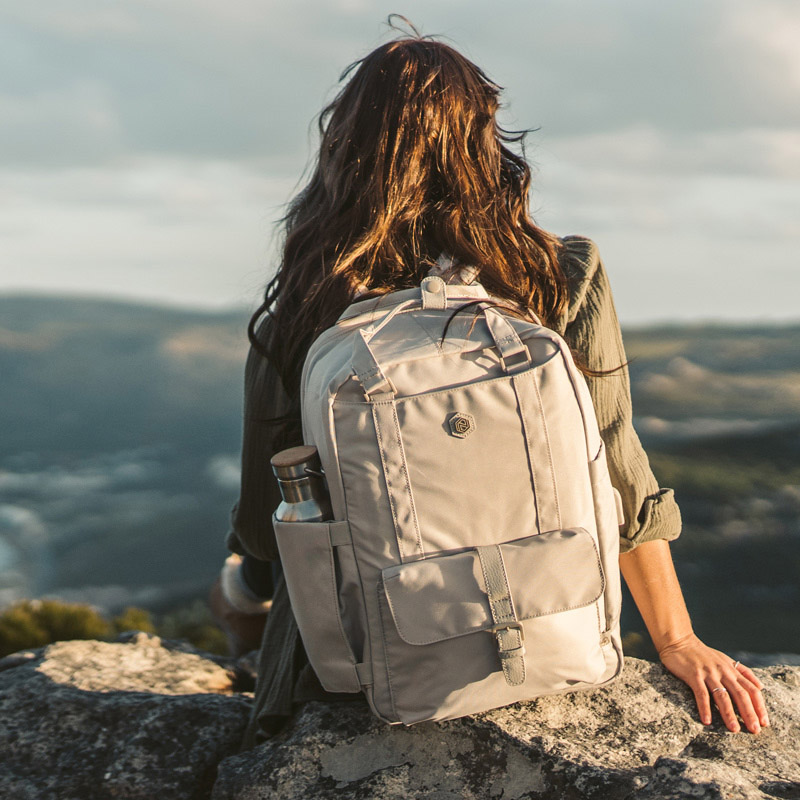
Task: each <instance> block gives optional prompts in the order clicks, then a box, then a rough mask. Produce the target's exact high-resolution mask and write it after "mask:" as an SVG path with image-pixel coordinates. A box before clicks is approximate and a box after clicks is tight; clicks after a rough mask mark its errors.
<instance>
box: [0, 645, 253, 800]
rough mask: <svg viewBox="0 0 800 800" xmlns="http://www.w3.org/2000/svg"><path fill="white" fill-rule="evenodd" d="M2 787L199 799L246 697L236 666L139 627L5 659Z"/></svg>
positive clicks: (242, 714) (67, 796)
mask: <svg viewBox="0 0 800 800" xmlns="http://www.w3.org/2000/svg"><path fill="white" fill-rule="evenodd" d="M0 670H2V671H0V797H3V798H14V800H28V798H30V800H33V798H36V800H47V799H48V798H54V799H55V798H58V800H92V799H93V798H110V797H114V798H141V799H142V800H145V799H146V800H152V799H153V798H157V797H163V798H165V800H166V798H169V800H181V799H182V798H206V797H208V795H209V793H210V791H211V786H212V784H213V782H214V779H215V773H216V767H217V764H218V763H219V761H220V760H222V759H223V758H224V757H225V756H228V755H231V754H232V753H235V752H236V751H237V749H238V746H239V742H240V741H241V738H242V735H243V732H244V728H245V725H246V723H247V716H248V713H249V708H250V702H251V701H250V700H249V698H246V697H242V696H234V695H232V691H233V681H234V674H233V673H232V672H231V671H230V670H227V669H225V668H224V667H223V666H221V665H220V664H218V663H215V662H214V661H212V660H209V659H208V658H203V657H201V656H200V655H197V654H193V653H184V652H180V651H179V650H170V649H168V648H167V647H165V646H163V644H162V642H161V641H160V640H159V639H158V637H154V636H148V635H146V634H138V635H137V636H135V637H131V638H130V640H129V642H128V643H127V644H123V643H108V642H94V641H75V642H58V643H56V644H52V645H50V646H48V647H45V648H42V649H41V650H38V651H30V652H25V653H21V654H15V655H13V656H9V657H8V658H6V659H3V661H0Z"/></svg>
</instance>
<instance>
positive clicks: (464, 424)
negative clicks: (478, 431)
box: [449, 412, 475, 439]
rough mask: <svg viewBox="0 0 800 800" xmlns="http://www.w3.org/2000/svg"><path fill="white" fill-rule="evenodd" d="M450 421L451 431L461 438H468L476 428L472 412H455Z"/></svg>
mask: <svg viewBox="0 0 800 800" xmlns="http://www.w3.org/2000/svg"><path fill="white" fill-rule="evenodd" d="M449 422H450V433H451V434H452V435H453V436H456V437H458V438H459V439H466V438H467V436H469V435H470V434H471V433H472V431H474V430H475V419H474V418H473V417H472V415H471V414H462V413H460V412H459V413H458V414H453V415H452V416H451V417H450V420H449Z"/></svg>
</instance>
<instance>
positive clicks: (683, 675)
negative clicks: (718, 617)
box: [619, 539, 769, 733]
mask: <svg viewBox="0 0 800 800" xmlns="http://www.w3.org/2000/svg"><path fill="white" fill-rule="evenodd" d="M619 566H620V569H621V570H622V574H623V576H624V577H625V582H626V583H627V584H628V588H629V589H630V590H631V594H632V595H633V599H634V600H635V601H636V605H637V607H638V609H639V612H640V613H641V615H642V619H643V620H644V623H645V625H647V630H648V631H649V632H650V637H651V638H652V640H653V644H654V645H655V647H656V650H658V653H659V655H660V657H661V662H662V663H663V664H664V666H665V667H666V668H667V669H668V670H669V671H670V672H671V673H672V674H673V675H675V676H676V677H678V678H680V679H681V680H682V681H685V682H686V683H687V684H689V687H690V688H691V690H692V691H693V692H694V696H695V700H696V701H697V708H698V710H699V711H700V721H701V722H702V723H703V724H704V725H708V724H709V723H710V722H711V704H712V702H713V704H714V705H716V707H717V708H718V709H719V713H720V715H721V717H722V720H723V722H724V723H725V725H727V727H728V730H731V731H734V732H738V731H739V730H740V728H739V723H738V721H737V719H736V712H737V711H738V712H739V714H740V716H741V718H742V719H743V720H744V724H745V725H746V726H747V729H748V730H749V731H751V732H752V733H758V731H760V730H761V728H763V727H764V726H766V725H769V717H768V716H767V709H766V707H765V706H764V698H763V697H762V696H761V683H760V681H759V680H758V678H756V676H755V675H753V673H752V672H751V671H750V670H749V669H748V668H747V667H745V666H744V665H743V664H740V663H739V662H738V661H737V662H735V663H734V661H733V659H732V658H730V656H726V655H725V654H724V653H720V651H719V650H714V649H712V648H711V647H707V646H706V645H705V644H703V642H701V641H700V640H699V639H698V638H697V636H695V635H694V632H693V631H692V622H691V620H690V619H689V612H688V611H687V610H686V603H685V602H684V600H683V593H682V592H681V587H680V585H679V584H678V578H677V576H676V575H675V567H674V566H673V564H672V556H671V555H670V551H669V543H668V542H665V541H664V540H662V539H656V540H654V541H651V542H644V543H643V544H640V545H639V546H638V547H637V548H635V549H634V550H631V551H629V552H627V553H624V554H622V555H621V556H620V557H619ZM715 690H716V691H715Z"/></svg>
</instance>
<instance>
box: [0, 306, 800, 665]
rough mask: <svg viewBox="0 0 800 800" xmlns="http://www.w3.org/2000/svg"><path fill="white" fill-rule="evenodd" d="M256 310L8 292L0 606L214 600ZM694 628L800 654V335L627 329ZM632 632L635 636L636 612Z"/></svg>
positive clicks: (0, 325) (756, 329)
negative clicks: (30, 598) (41, 599)
mask: <svg viewBox="0 0 800 800" xmlns="http://www.w3.org/2000/svg"><path fill="white" fill-rule="evenodd" d="M247 319H248V314H247V312H245V311H240V312H239V311H236V312H229V313H220V314H214V313H205V312H197V311H186V310H179V309H172V308H159V307H152V306H146V305H136V304H128V303H119V302H110V301H98V300H88V299H73V298H48V297H33V296H0V376H1V378H2V380H1V381H0V430H2V431H3V438H2V442H3V447H2V451H0V605H2V603H3V602H7V601H10V600H11V599H13V598H14V597H15V596H18V595H19V594H26V595H39V594H43V593H47V592H52V593H58V594H59V595H61V596H63V597H66V598H67V599H87V600H89V601H91V602H95V603H96V604H98V605H100V606H102V607H103V608H105V609H107V610H116V609H118V608H120V607H121V606H122V605H124V604H125V603H129V602H134V603H137V604H140V605H144V606H148V607H151V608H154V607H159V606H164V605H168V604H169V603H171V602H174V600H175V598H177V597H180V596H184V595H186V596H189V595H198V594H202V593H204V592H205V589H206V587H207V585H208V583H209V582H210V581H211V579H212V578H213V576H214V574H215V572H216V570H217V569H218V567H219V563H220V561H221V559H222V557H223V556H224V553H225V551H224V547H223V537H224V534H225V531H226V530H227V524H228V523H227V520H228V513H229V509H230V506H231V505H232V503H233V501H234V500H235V499H236V495H237V481H238V454H239V447H240V435H241V402H242V377H243V366H244V359H245V356H246V352H247V339H246V333H245V329H246V324H247ZM625 342H626V347H627V351H628V357H629V359H630V371H631V381H632V392H633V398H634V409H635V413H636V415H637V428H638V430H639V432H640V435H641V437H642V440H643V442H644V443H645V445H646V448H647V450H648V453H649V455H650V457H651V461H652V463H653V466H654V469H655V471H656V474H657V476H658V477H659V479H660V481H661V482H662V484H663V485H671V486H673V487H674V488H675V489H676V491H677V495H678V499H679V502H680V505H681V508H682V512H683V516H684V523H685V531H684V534H683V536H682V537H681V539H679V540H678V541H677V542H676V544H675V546H674V552H675V557H676V560H677V562H678V564H679V567H680V570H681V578H682V581H683V584H684V587H685V589H686V592H687V595H688V596H689V600H690V604H691V606H692V610H693V615H694V619H695V623H696V626H697V628H698V629H699V630H700V631H701V632H705V633H706V635H710V636H711V638H712V642H716V643H717V646H725V647H729V648H740V649H749V650H760V651H765V650H772V651H779V650H784V651H788V650H795V651H796V650H797V649H798V647H797V644H796V643H797V642H798V641H800V590H798V586H800V325H794V326H789V325H783V326H757V325H751V326H745V325H742V326H720V325H708V326H680V327H677V326H676V327H659V328H652V329H641V328H639V329H634V330H629V331H626V333H625ZM630 606H631V604H630V603H629V604H628V610H627V611H626V614H627V615H628V616H627V624H628V626H629V627H631V626H632V627H637V626H638V627H641V623H640V622H638V621H637V620H636V618H635V615H634V614H632V613H631V611H630Z"/></svg>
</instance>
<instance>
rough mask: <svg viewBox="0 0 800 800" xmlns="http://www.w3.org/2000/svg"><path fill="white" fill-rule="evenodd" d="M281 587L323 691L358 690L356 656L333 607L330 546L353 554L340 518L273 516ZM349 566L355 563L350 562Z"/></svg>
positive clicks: (336, 604) (334, 589)
mask: <svg viewBox="0 0 800 800" xmlns="http://www.w3.org/2000/svg"><path fill="white" fill-rule="evenodd" d="M272 522H273V525H274V527H275V536H276V539H277V542H278V550H279V552H280V555H281V563H282V565H283V571H284V574H285V576H286V588H287V589H288V592H289V599H290V601H291V604H292V611H293V612H294V615H295V618H296V619H297V627H298V628H299V630H300V636H301V637H302V639H303V645H304V646H305V648H306V653H307V654H308V660H309V662H310V663H311V666H312V667H313V668H314V672H316V673H317V677H318V678H319V680H320V683H321V684H322V686H323V687H324V688H325V689H326V690H327V691H329V692H358V691H360V690H361V684H360V682H359V679H358V674H357V672H356V659H355V656H354V654H353V649H352V647H351V645H350V642H349V641H348V638H347V635H346V633H345V627H344V624H343V622H342V615H341V613H340V608H339V602H340V601H339V586H338V582H337V567H336V559H335V558H334V549H341V550H343V551H347V552H346V554H345V555H346V556H349V558H350V559H353V551H352V545H351V544H350V538H349V526H348V525H347V523H346V522H281V521H280V520H278V519H276V518H275V517H273V519H272ZM353 568H355V564H353Z"/></svg>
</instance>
